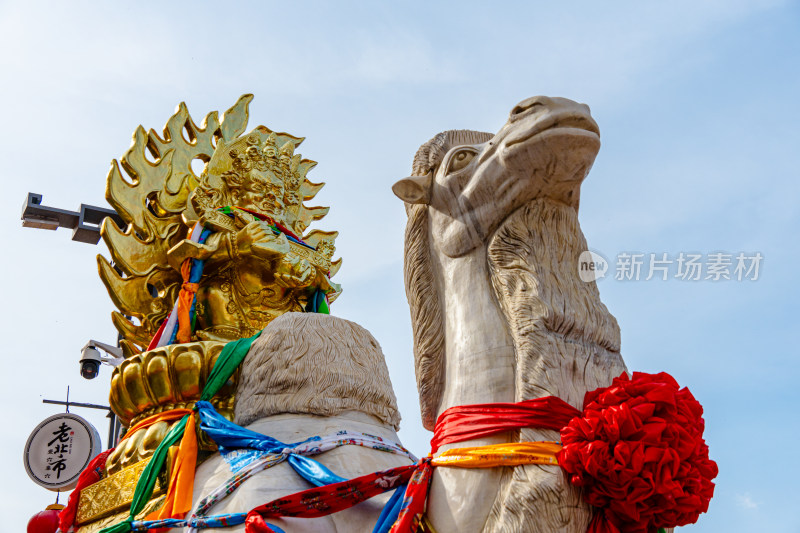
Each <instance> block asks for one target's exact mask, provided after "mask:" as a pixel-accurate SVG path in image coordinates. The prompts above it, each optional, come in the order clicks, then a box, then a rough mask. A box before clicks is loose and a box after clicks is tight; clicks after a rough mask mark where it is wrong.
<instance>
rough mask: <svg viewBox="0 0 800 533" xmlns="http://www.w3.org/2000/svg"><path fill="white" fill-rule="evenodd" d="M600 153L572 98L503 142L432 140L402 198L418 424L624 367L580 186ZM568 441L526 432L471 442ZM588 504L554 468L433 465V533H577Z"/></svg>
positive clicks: (532, 109)
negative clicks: (592, 275)
mask: <svg viewBox="0 0 800 533" xmlns="http://www.w3.org/2000/svg"><path fill="white" fill-rule="evenodd" d="M599 148H600V137H599V130H598V127H597V124H596V123H595V122H594V120H593V119H592V118H591V116H590V113H589V108H588V107H587V106H585V105H582V104H578V103H575V102H572V101H570V100H567V99H563V98H547V97H535V98H530V99H527V100H524V101H522V102H520V103H519V104H518V105H517V106H516V107H514V109H513V110H512V111H511V114H510V117H509V119H508V122H507V123H506V124H505V125H504V126H503V127H502V128H501V129H500V131H499V132H498V133H497V134H496V135H491V134H489V133H480V132H473V131H463V130H462V131H446V132H443V133H440V134H438V135H436V136H435V137H434V138H433V139H431V140H430V141H428V142H427V143H425V144H424V145H422V147H420V149H419V151H418V152H417V154H416V156H415V158H414V163H413V176H411V177H409V178H405V179H402V180H400V181H399V182H397V183H396V184H395V185H394V187H393V190H394V192H395V194H396V195H397V196H398V197H400V198H401V199H402V200H404V201H405V202H406V210H407V213H408V225H407V228H406V243H405V285H406V293H407V296H408V301H409V305H410V307H411V322H412V327H413V332H414V360H415V369H416V374H417V383H418V387H419V391H420V404H421V410H422V418H423V423H424V425H425V427H426V428H428V429H431V430H432V429H433V424H434V422H435V419H436V417H437V416H438V415H439V414H440V413H441V412H442V411H444V410H445V409H447V408H449V407H452V406H456V405H465V404H473V403H489V402H514V401H520V400H525V399H530V398H536V397H541V396H547V395H553V396H558V397H560V398H562V399H564V400H565V401H567V402H569V403H570V404H572V405H574V406H576V407H578V408H581V407H582V402H583V395H584V393H585V392H586V391H587V390H591V389H594V388H597V387H601V386H607V385H609V384H610V382H611V380H612V379H613V378H614V377H616V376H618V375H619V374H620V373H621V372H622V371H624V370H625V365H624V363H623V361H622V358H621V356H620V353H619V350H620V335H619V327H618V326H617V322H616V320H615V319H614V317H613V316H612V315H611V314H610V313H609V312H608V310H607V309H606V307H605V306H604V305H603V304H602V303H601V301H600V297H599V293H598V290H597V286H596V285H595V283H594V282H589V283H585V282H583V281H581V280H580V278H579V276H578V256H579V255H580V253H581V252H583V251H584V250H586V249H587V247H586V240H585V238H584V236H583V234H582V232H581V230H580V225H579V224H578V205H579V199H580V186H581V182H582V181H583V179H584V178H585V177H586V175H587V173H588V172H589V169H590V168H591V166H592V163H593V162H594V158H595V156H596V155H597V151H598V150H599ZM541 440H558V434H557V432H554V431H548V430H536V429H524V430H521V431H519V432H514V433H513V434H512V433H509V434H506V435H499V436H496V437H490V438H484V439H480V440H476V441H470V442H469V444H467V443H457V444H451V445H449V446H445V447H443V448H442V450H444V449H449V448H454V447H460V446H465V445H480V444H494V443H501V442H515V441H541ZM590 513H591V512H590V509H589V508H588V507H587V506H586V504H584V503H583V501H582V499H581V496H580V493H579V491H578V490H577V489H575V488H574V487H571V486H570V485H568V483H567V481H566V478H565V477H564V475H563V474H562V473H561V471H560V470H559V467H555V466H538V465H530V466H524V467H516V468H493V469H485V470H484V469H481V470H466V469H457V468H439V469H436V470H435V473H434V479H433V483H432V486H431V491H430V496H429V500H428V518H429V519H430V521H431V523H432V525H433V527H434V528H435V529H436V530H437V531H439V532H451V531H459V532H462V533H464V532H472V531H487V532H495V531H498V532H499V531H514V532H556V531H558V532H565V533H566V532H570V533H579V532H580V533H583V532H584V531H586V527H587V524H588V522H589V519H590Z"/></svg>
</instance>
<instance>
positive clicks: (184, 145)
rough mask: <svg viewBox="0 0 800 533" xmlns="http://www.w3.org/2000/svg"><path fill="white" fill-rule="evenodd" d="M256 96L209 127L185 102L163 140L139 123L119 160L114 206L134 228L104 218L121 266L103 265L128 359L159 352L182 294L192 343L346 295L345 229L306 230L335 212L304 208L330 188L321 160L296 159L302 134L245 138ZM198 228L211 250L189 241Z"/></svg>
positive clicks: (261, 132)
mask: <svg viewBox="0 0 800 533" xmlns="http://www.w3.org/2000/svg"><path fill="white" fill-rule="evenodd" d="M251 99H252V95H249V94H247V95H244V96H242V97H241V98H240V99H239V101H238V102H237V103H236V105H234V106H233V107H232V108H231V109H229V110H228V111H226V112H225V113H224V114H223V116H222V120H219V119H218V118H217V113H216V112H213V113H209V114H208V116H206V118H205V120H204V121H203V124H202V126H200V127H198V126H196V125H195V124H194V122H193V121H192V119H191V117H190V116H189V113H188V111H187V109H186V105H185V104H183V103H181V104H180V106H178V110H177V111H176V113H175V114H174V115H173V116H172V117H171V118H170V119H169V121H168V122H167V124H166V126H165V127H164V134H163V138H162V137H160V136H159V135H158V134H157V133H156V132H155V131H153V130H151V131H150V133H149V134H148V133H146V132H145V130H144V128H143V127H141V126H140V127H139V128H137V130H136V132H135V133H134V136H133V144H132V146H131V148H130V149H129V150H128V152H127V153H126V154H125V156H124V157H122V159H121V161H120V162H119V163H118V162H117V161H116V160H114V161H113V162H112V164H111V171H110V172H109V175H108V183H107V188H106V198H107V199H108V201H109V203H110V204H111V205H112V206H113V207H114V208H115V209H116V211H117V212H118V213H119V214H120V216H121V217H122V219H123V220H125V222H127V223H128V227H127V228H126V230H125V231H123V230H121V229H120V228H119V227H118V226H117V225H116V224H115V223H114V221H113V220H111V219H107V220H106V221H105V222H104V224H103V227H102V231H101V235H102V237H103V239H104V240H105V242H106V244H107V245H108V248H109V251H110V252H111V258H112V260H113V263H110V262H109V261H108V260H106V259H105V258H104V257H102V256H98V264H99V270H100V277H101V278H102V279H103V282H104V283H105V285H106V287H107V288H108V292H109V294H110V295H111V298H112V300H113V301H114V303H115V304H116V306H117V307H118V308H119V312H114V313H113V315H112V319H113V322H114V325H115V326H116V327H117V329H118V330H119V332H120V334H121V335H122V337H123V340H122V341H121V344H122V347H123V349H124V351H125V355H126V356H131V355H134V354H137V353H141V352H142V351H144V350H145V349H147V348H148V347H149V346H151V341H152V340H153V337H154V336H155V335H156V334H157V332H158V329H159V326H160V325H161V324H162V323H163V322H164V321H165V320H166V319H167V316H168V314H169V313H170V311H171V310H172V308H173V304H174V303H175V301H176V300H177V298H178V294H179V292H180V290H181V288H182V287H183V288H184V289H185V290H190V291H193V293H196V301H195V303H194V313H193V318H192V321H193V324H194V328H193V330H192V331H191V333H190V339H186V338H184V339H179V340H183V341H184V342H185V341H188V340H218V341H226V342H227V341H230V340H234V339H238V338H242V337H250V336H252V335H254V334H255V333H256V332H258V331H260V330H261V329H262V328H263V327H264V326H265V325H266V324H267V323H269V322H270V320H272V319H273V318H275V317H276V316H278V315H280V314H282V313H285V312H287V311H302V310H303V309H304V308H305V307H307V306H308V305H309V300H310V299H312V298H314V297H315V294H318V293H321V294H323V295H324V296H325V298H326V299H327V301H329V302H330V301H333V300H334V299H335V298H336V297H337V296H338V295H339V293H340V292H341V290H340V288H339V286H338V285H336V284H335V283H332V282H331V281H330V276H332V275H334V274H335V273H336V271H337V270H338V269H339V266H340V265H341V260H339V261H334V262H331V258H332V256H333V252H334V249H335V246H334V239H335V238H336V236H337V233H336V232H323V231H319V230H314V231H311V232H309V233H307V234H305V231H306V228H307V227H308V225H309V224H310V223H311V222H312V221H314V220H319V219H320V218H322V217H323V216H325V214H326V213H327V212H328V209H329V208H327V207H310V208H309V207H306V206H305V205H304V203H303V202H305V201H308V200H311V199H312V198H314V196H315V195H316V194H317V192H318V191H319V190H320V189H321V188H322V186H323V185H324V184H315V183H312V182H310V181H308V180H307V179H306V174H307V173H308V171H309V170H311V169H312V168H313V167H314V166H315V165H316V163H315V162H314V161H310V160H308V159H302V157H301V156H300V154H295V153H294V149H295V147H296V146H297V145H299V144H300V143H301V142H302V140H303V139H302V138H299V137H294V136H292V135H289V134H287V133H275V132H272V131H271V130H269V129H268V128H266V127H264V126H258V127H257V128H255V129H254V130H253V131H251V132H250V133H248V134H246V135H242V133H243V132H244V129H245V126H246V124H247V105H248V103H249V102H250V100H251ZM148 156H150V157H148ZM196 160H198V161H200V162H202V163H203V166H204V168H203V171H202V173H201V174H200V176H199V177H198V176H197V175H195V172H194V170H193V168H194V166H193V165H192V163H193V162H194V161H196ZM120 167H122V169H123V170H124V171H125V173H126V174H127V175H128V176H129V178H130V181H128V180H126V179H125V178H124V177H123V173H122V172H121V171H120ZM195 226H198V227H199V230H198V231H201V230H203V229H204V230H205V233H209V237H208V238H207V240H205V242H198V238H197V237H198V236H196V237H195V238H194V239H192V238H190V233H191V231H192V229H193V228H194V227H195ZM189 259H197V260H202V261H203V263H204V266H203V271H202V278H200V279H199V281H197V282H194V283H191V282H189V280H185V279H183V278H184V277H185V276H182V268H188V267H185V266H184V265H186V261H187V260H189ZM187 284H188V286H187ZM194 285H196V287H195V286H194ZM164 344H171V343H170V342H169V339H167V342H166V343H165V342H162V343H161V344H160V345H162V346H163V345H164Z"/></svg>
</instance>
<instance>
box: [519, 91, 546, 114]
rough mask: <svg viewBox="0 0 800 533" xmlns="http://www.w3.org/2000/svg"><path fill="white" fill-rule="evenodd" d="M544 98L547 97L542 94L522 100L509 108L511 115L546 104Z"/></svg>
mask: <svg viewBox="0 0 800 533" xmlns="http://www.w3.org/2000/svg"><path fill="white" fill-rule="evenodd" d="M545 100H548V98H546V97H542V96H534V97H533V98H528V99H526V100H523V101H522V102H520V103H518V104H517V105H516V106H514V109H512V110H511V117H512V118H514V117H517V116H518V115H521V114H523V113H527V112H529V111H533V110H535V109H536V108H541V107H544V106H545V105H546V102H545Z"/></svg>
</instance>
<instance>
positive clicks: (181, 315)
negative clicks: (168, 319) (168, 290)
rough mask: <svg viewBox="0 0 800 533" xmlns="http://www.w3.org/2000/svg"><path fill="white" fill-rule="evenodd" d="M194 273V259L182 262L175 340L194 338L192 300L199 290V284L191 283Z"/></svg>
mask: <svg viewBox="0 0 800 533" xmlns="http://www.w3.org/2000/svg"><path fill="white" fill-rule="evenodd" d="M191 274H192V260H191V259H185V260H184V261H183V264H181V276H183V285H181V292H180V294H178V333H177V334H176V335H175V342H178V343H184V342H189V341H191V340H192V315H191V313H190V311H191V310H192V302H193V301H194V295H195V293H196V292H197V288H198V284H197V283H189V278H190V276H191Z"/></svg>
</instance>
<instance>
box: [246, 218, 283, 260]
mask: <svg viewBox="0 0 800 533" xmlns="http://www.w3.org/2000/svg"><path fill="white" fill-rule="evenodd" d="M236 250H237V255H239V256H243V255H254V256H256V257H260V258H262V259H270V258H273V257H275V256H276V255H278V256H280V255H284V254H286V253H288V252H289V242H288V241H287V240H286V237H285V236H284V235H283V234H281V235H275V234H274V233H273V232H272V229H270V228H269V227H268V226H266V225H265V224H264V223H262V222H258V221H254V222H250V223H249V224H248V225H247V226H245V227H244V228H242V229H241V230H239V233H237V234H236Z"/></svg>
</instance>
